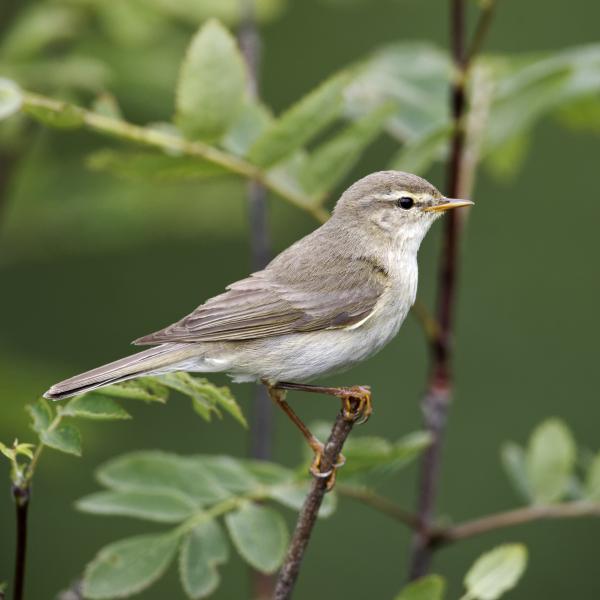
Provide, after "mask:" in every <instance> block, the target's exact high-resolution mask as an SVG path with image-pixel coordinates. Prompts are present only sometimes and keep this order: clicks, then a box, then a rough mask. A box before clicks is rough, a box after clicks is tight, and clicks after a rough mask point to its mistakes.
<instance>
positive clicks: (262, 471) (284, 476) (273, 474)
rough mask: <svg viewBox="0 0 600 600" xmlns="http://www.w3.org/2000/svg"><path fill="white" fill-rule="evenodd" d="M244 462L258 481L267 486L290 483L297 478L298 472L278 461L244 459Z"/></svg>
mask: <svg viewBox="0 0 600 600" xmlns="http://www.w3.org/2000/svg"><path fill="white" fill-rule="evenodd" d="M243 464H244V466H245V468H246V470H247V471H248V472H250V473H251V474H252V475H253V476H254V477H256V479H258V481H259V482H260V483H261V484H263V485H267V486H271V485H277V484H281V483H288V482H290V481H292V480H293V479H295V477H296V474H295V473H294V471H292V470H291V469H287V468H286V467H282V466H281V465H279V464H277V463H272V462H267V461H264V460H244V461H243Z"/></svg>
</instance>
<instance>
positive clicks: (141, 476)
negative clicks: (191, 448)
mask: <svg viewBox="0 0 600 600" xmlns="http://www.w3.org/2000/svg"><path fill="white" fill-rule="evenodd" d="M96 476H97V478H98V480H99V481H100V482H101V483H102V484H103V485H105V486H106V487H108V488H111V489H113V490H117V491H126V492H142V493H145V492H165V493H171V494H176V495H179V496H180V497H182V498H183V499H184V500H187V501H189V502H192V503H194V504H195V505H196V506H202V505H205V504H213V503H215V502H218V501H220V500H223V499H225V498H227V497H229V496H230V493H229V492H228V491H227V490H226V489H225V488H224V487H223V485H222V484H221V483H220V482H219V480H218V479H217V478H216V477H215V476H214V475H213V474H212V473H211V472H210V471H209V470H208V469H207V468H206V467H205V465H204V464H203V463H202V461H201V460H198V459H197V458H194V457H183V456H177V455H176V454H168V453H166V452H159V451H146V452H132V453H130V454H125V455H123V456H120V457H118V458H115V459H113V460H110V461H108V462H107V463H105V464H104V465H102V466H101V467H100V468H99V469H98V471H97V473H96Z"/></svg>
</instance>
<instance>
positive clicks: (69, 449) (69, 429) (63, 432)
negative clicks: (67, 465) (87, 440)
mask: <svg viewBox="0 0 600 600" xmlns="http://www.w3.org/2000/svg"><path fill="white" fill-rule="evenodd" d="M40 440H41V441H42V443H43V444H45V445H46V446H49V447H50V448H54V449H55V450H59V451H60V452H65V453H66V454H74V455H75V456H81V434H80V433H79V429H77V427H75V426H74V425H71V424H69V423H60V424H59V425H58V426H57V427H55V428H54V429H46V430H44V431H42V432H41V433H40Z"/></svg>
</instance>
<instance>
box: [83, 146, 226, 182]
mask: <svg viewBox="0 0 600 600" xmlns="http://www.w3.org/2000/svg"><path fill="white" fill-rule="evenodd" d="M86 164H87V166H88V167H89V168H90V169H92V170H94V171H108V172H110V173H112V174H113V175H116V176H117V177H121V178H123V179H128V180H132V181H145V182H147V181H156V182H169V181H194V180H204V179H207V178H209V177H215V176H218V175H223V174H227V173H228V171H226V170H225V169H223V168H222V167H220V166H218V165H215V164H214V163H211V162H208V161H203V160H201V159H199V158H194V157H190V156H169V155H167V154H161V153H159V152H149V151H141V150H140V151H135V152H132V151H117V150H108V149H107V150H100V151H98V152H94V153H93V154H92V155H91V156H89V157H88V159H87V161H86Z"/></svg>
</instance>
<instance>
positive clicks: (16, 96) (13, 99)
mask: <svg viewBox="0 0 600 600" xmlns="http://www.w3.org/2000/svg"><path fill="white" fill-rule="evenodd" d="M22 103H23V98H22V97H21V90H20V89H19V86H18V85H17V84H16V83H15V82H14V81H11V80H10V79H4V78H3V77H0V121H1V120H2V119H6V118H8V117H10V116H11V115H14V114H15V113H17V112H19V110H20V108H21V105H22Z"/></svg>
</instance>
